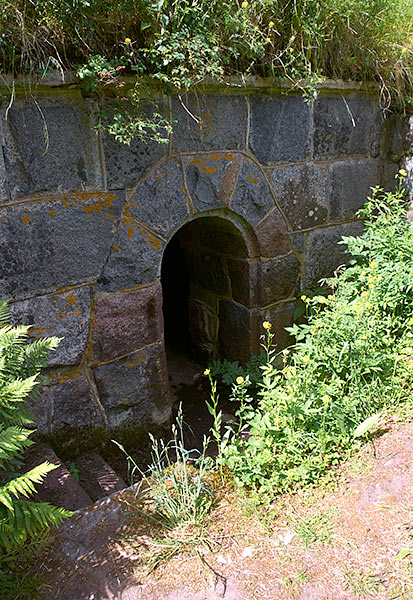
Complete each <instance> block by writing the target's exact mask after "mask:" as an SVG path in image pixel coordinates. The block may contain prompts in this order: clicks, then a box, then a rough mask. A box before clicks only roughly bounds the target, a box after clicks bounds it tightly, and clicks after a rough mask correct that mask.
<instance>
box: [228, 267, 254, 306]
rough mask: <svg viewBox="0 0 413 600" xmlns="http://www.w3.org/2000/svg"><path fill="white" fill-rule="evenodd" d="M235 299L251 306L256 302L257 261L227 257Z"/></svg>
mask: <svg viewBox="0 0 413 600" xmlns="http://www.w3.org/2000/svg"><path fill="white" fill-rule="evenodd" d="M226 262H227V267H228V275H229V279H230V283H231V296H232V298H233V299H234V300H236V301H237V302H239V303H240V304H243V305H244V306H248V307H249V308H251V307H252V306H255V304H256V295H257V263H256V262H249V261H247V260H236V259H229V258H227V259H226Z"/></svg>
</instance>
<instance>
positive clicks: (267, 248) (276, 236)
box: [254, 208, 292, 258]
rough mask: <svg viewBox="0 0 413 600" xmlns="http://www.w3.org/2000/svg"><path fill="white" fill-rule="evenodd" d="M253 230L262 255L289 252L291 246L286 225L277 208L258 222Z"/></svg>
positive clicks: (276, 254) (267, 255)
mask: <svg viewBox="0 0 413 600" xmlns="http://www.w3.org/2000/svg"><path fill="white" fill-rule="evenodd" d="M254 231H255V234H256V236H257V239H258V243H259V246H260V255H261V256H262V257H265V258H267V257H274V256H281V255H283V254H288V253H289V252H291V250H292V246H291V240H290V236H289V234H288V230H287V225H286V224H285V221H284V219H283V217H282V215H281V213H280V211H279V210H278V208H274V210H273V211H272V212H270V214H269V215H267V216H266V217H265V218H264V219H263V220H262V221H261V222H260V223H258V225H256V226H255V229H254Z"/></svg>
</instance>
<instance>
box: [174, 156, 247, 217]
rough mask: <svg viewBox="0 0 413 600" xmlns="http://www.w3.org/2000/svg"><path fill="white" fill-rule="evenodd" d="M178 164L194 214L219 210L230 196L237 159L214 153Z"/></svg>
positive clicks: (184, 158)
mask: <svg viewBox="0 0 413 600" xmlns="http://www.w3.org/2000/svg"><path fill="white" fill-rule="evenodd" d="M182 160H183V164H184V169H185V177H186V183H187V186H188V191H189V195H190V197H191V200H192V202H193V205H194V208H195V212H199V211H203V210H210V209H212V208H222V206H223V205H225V204H226V201H227V200H228V199H229V198H230V196H231V194H232V191H233V187H234V185H235V180H234V178H233V175H234V174H235V175H236V174H237V173H238V170H239V162H240V161H239V157H238V156H237V155H235V156H234V154H232V153H229V152H225V153H222V152H216V153H213V154H198V155H192V156H184V157H183V159H182ZM223 188H225V189H223Z"/></svg>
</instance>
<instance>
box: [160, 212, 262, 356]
mask: <svg viewBox="0 0 413 600" xmlns="http://www.w3.org/2000/svg"><path fill="white" fill-rule="evenodd" d="M254 238H255V236H254V235H253V233H252V232H251V231H249V229H248V227H247V226H246V224H244V223H241V220H240V219H239V218H236V216H235V215H231V214H230V213H229V211H227V212H226V213H224V211H210V212H209V213H206V214H202V213H201V215H199V216H198V218H195V219H193V220H191V221H189V222H188V223H186V224H185V225H183V226H182V227H181V228H180V229H179V230H178V231H177V232H176V233H175V234H174V235H173V236H172V238H171V239H170V241H169V243H168V244H167V246H166V248H165V251H164V254H163V260H162V269H161V281H162V292H163V315H164V331H165V342H166V345H167V346H168V345H172V346H173V347H175V348H176V347H180V349H181V350H184V351H185V352H187V353H188V354H189V355H191V356H192V357H193V358H195V359H197V360H199V361H200V362H202V363H203V364H206V363H207V362H208V361H209V360H211V359H215V358H227V359H230V360H238V361H241V362H244V361H246V360H248V359H249V357H250V354H251V352H253V351H254V350H256V347H257V323H258V314H257V310H256V308H257V307H256V290H257V281H256V279H257V261H258V260H259V257H258V251H257V244H256V241H255V239H254Z"/></svg>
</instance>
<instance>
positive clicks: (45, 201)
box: [0, 191, 121, 299]
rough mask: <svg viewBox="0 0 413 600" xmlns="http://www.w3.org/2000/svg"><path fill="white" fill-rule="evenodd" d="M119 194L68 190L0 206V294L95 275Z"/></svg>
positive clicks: (24, 292) (109, 237)
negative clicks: (66, 192)
mask: <svg viewBox="0 0 413 600" xmlns="http://www.w3.org/2000/svg"><path fill="white" fill-rule="evenodd" d="M120 209H121V195H120V194H115V193H109V192H100V191H95V192H73V193H70V194H62V195H58V196H51V197H48V198H42V199H39V200H33V201H30V202H21V203H17V204H14V205H9V206H5V207H0V274H1V277H0V298H5V299H7V298H15V299H17V298H21V297H24V296H27V295H29V294H32V293H33V292H38V291H42V290H45V291H47V290H50V289H52V290H54V289H57V288H59V287H64V286H68V285H73V284H76V283H82V282H85V281H90V280H94V279H96V278H97V277H98V276H99V274H100V272H101V270H102V267H103V264H104V262H105V260H106V257H107V255H108V252H109V249H110V247H111V244H112V240H113V235H114V230H115V224H116V220H117V218H118V215H119V213H120Z"/></svg>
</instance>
